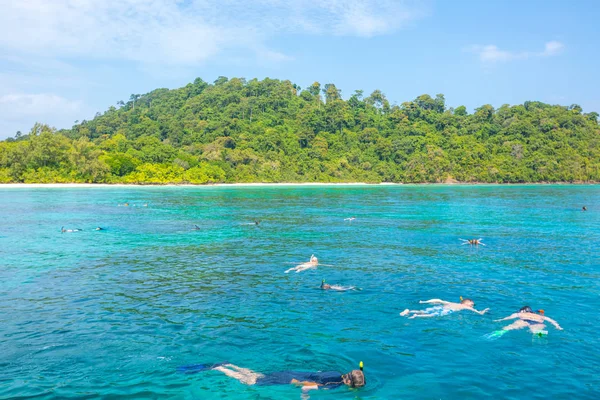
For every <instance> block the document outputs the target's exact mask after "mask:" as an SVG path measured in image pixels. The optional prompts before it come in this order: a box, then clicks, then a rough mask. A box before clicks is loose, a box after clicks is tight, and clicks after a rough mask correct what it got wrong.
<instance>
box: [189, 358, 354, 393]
mask: <svg viewBox="0 0 600 400" xmlns="http://www.w3.org/2000/svg"><path fill="white" fill-rule="evenodd" d="M359 365H360V369H355V370H353V371H350V372H348V373H347V374H342V373H340V372H337V371H325V372H302V371H281V372H271V373H269V374H261V373H260V372H254V371H252V370H250V369H247V368H240V367H238V366H236V365H233V364H229V363H220V364H213V365H206V364H197V365H188V366H183V367H179V368H177V370H178V371H179V372H183V373H185V374H195V373H198V372H201V371H207V370H214V371H219V372H222V373H224V374H225V375H227V376H228V377H230V378H234V379H237V380H238V381H240V382H241V383H243V384H245V385H257V386H270V385H289V384H292V385H296V386H302V390H304V391H306V390H311V389H319V388H322V389H334V388H337V387H340V386H342V385H347V386H350V387H353V388H357V387H361V386H364V385H365V384H366V380H365V375H364V373H363V363H362V361H361V362H360V364H359Z"/></svg>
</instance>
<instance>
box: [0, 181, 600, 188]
mask: <svg viewBox="0 0 600 400" xmlns="http://www.w3.org/2000/svg"><path fill="white" fill-rule="evenodd" d="M598 184H600V183H599V182H524V183H483V182H440V183H394V182H381V183H366V182H286V183H283V182H278V183H211V184H202V185H194V184H135V183H114V184H112V183H0V189H19V188H21V189H34V188H47V189H51V188H52V189H54V188H56V189H58V188H118V187H147V188H161V187H186V188H207V187H220V188H224V187H225V188H226V187H283V186H291V187H294V186H532V185H540V186H550V185H557V186H583V185H590V186H591V185H598Z"/></svg>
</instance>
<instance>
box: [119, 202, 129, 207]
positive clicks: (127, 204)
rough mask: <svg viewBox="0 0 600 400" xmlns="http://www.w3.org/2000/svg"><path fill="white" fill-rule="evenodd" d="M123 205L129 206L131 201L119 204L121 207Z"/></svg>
mask: <svg viewBox="0 0 600 400" xmlns="http://www.w3.org/2000/svg"><path fill="white" fill-rule="evenodd" d="M121 206H123V207H129V202H127V203H123V204H119V207H121Z"/></svg>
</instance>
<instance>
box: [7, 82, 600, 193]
mask: <svg viewBox="0 0 600 400" xmlns="http://www.w3.org/2000/svg"><path fill="white" fill-rule="evenodd" d="M599 140H600V127H599V125H598V114H597V113H595V112H591V113H587V114H584V113H582V109H581V107H579V106H578V105H571V106H569V107H564V106H557V105H549V104H544V103H540V102H536V101H531V102H529V101H528V102H525V103H524V104H522V105H516V106H509V105H504V106H502V107H500V108H498V109H494V107H492V106H490V105H483V106H481V107H479V108H477V109H476V110H474V112H473V113H471V114H470V113H468V112H467V109H466V108H465V107H464V106H460V107H457V108H448V107H446V104H445V99H444V96H443V95H441V94H438V95H436V96H435V97H431V96H429V95H422V96H419V97H417V98H416V99H415V100H413V101H410V102H406V103H402V104H401V105H391V104H390V102H389V101H388V100H387V99H386V97H385V95H384V94H383V93H382V92H381V91H379V90H376V91H374V92H373V93H371V94H370V95H369V96H366V97H364V96H363V92H362V91H361V90H357V91H356V92H355V93H354V94H352V95H351V96H349V97H348V98H347V100H344V99H343V98H342V95H341V92H340V90H339V89H337V88H336V86H335V85H333V84H326V85H323V86H321V85H320V84H319V83H317V82H315V83H313V84H312V85H311V86H309V87H307V88H305V89H301V88H300V87H299V86H298V85H296V84H293V83H291V82H290V81H280V80H274V79H265V80H262V81H259V80H256V79H253V80H250V81H246V80H245V79H239V78H233V79H227V78H225V77H220V78H219V79H217V80H216V81H215V82H214V83H213V84H208V83H206V82H204V81H203V80H202V79H196V80H195V81H194V82H193V83H191V84H188V85H187V86H185V87H182V88H179V89H174V90H168V89H157V90H154V91H152V92H150V93H148V94H145V95H131V98H130V99H129V101H128V102H123V101H120V102H118V103H117V107H110V108H109V109H108V110H107V111H106V112H104V113H102V114H101V113H98V114H96V116H95V117H94V119H92V120H91V121H82V122H81V123H77V121H76V124H75V125H74V126H73V127H72V128H71V129H65V130H56V129H53V128H50V127H49V126H47V125H43V124H36V125H35V126H34V127H33V129H32V130H31V132H30V133H29V134H26V135H21V134H17V135H16V137H15V138H9V139H7V140H5V141H3V142H0V183H8V182H28V183H34V182H41V183H53V182H98V183H100V182H103V183H147V184H157V183H195V184H202V183H213V182H349V181H358V182H447V181H459V182H498V183H509V182H558V181H561V182H586V181H587V182H590V181H593V182H598V181H600V142H599Z"/></svg>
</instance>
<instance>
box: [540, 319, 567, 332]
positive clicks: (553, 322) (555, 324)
mask: <svg viewBox="0 0 600 400" xmlns="http://www.w3.org/2000/svg"><path fill="white" fill-rule="evenodd" d="M544 321H548V322H550V323H551V324H552V325H554V327H555V328H556V329H558V330H559V331H562V330H563V328H562V327H561V326H560V325H559V324H558V322H556V321H555V320H553V319H552V318H548V317H544Z"/></svg>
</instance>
